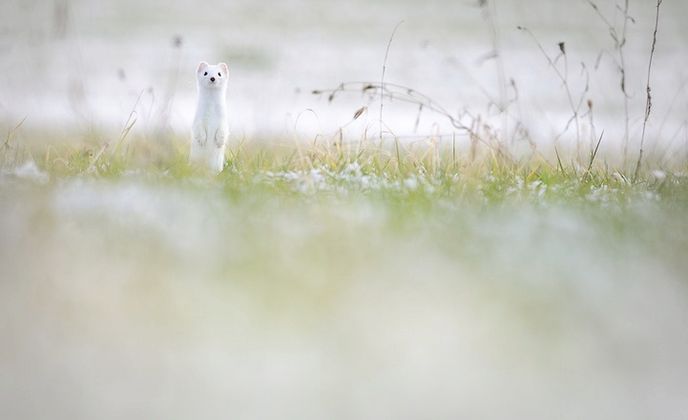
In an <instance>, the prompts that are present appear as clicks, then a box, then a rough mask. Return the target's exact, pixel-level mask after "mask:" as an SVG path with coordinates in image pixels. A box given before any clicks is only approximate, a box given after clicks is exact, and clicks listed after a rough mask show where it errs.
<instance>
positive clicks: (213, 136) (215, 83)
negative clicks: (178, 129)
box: [189, 61, 229, 173]
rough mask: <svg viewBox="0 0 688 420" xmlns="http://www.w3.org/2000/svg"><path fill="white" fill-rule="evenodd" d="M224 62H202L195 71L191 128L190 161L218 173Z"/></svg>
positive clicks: (223, 110)
mask: <svg viewBox="0 0 688 420" xmlns="http://www.w3.org/2000/svg"><path fill="white" fill-rule="evenodd" d="M228 74H229V69H228V68H227V64H225V63H220V64H217V65H214V66H211V65H209V64H208V63H206V62H205V61H204V62H201V63H200V64H199V65H198V69H197V70H196V81H197V85H198V105H197V106H196V116H195V117H194V121H193V126H192V127H191V153H190V154H189V162H190V163H192V164H194V165H198V166H200V167H202V168H206V169H208V170H210V171H211V172H213V173H220V172H221V171H222V169H223V167H224V164H225V146H226V141H227V135H228V134H229V128H228V125H227V101H226V100H225V96H226V94H227V78H228Z"/></svg>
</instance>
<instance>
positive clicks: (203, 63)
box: [196, 61, 208, 73]
mask: <svg viewBox="0 0 688 420" xmlns="http://www.w3.org/2000/svg"><path fill="white" fill-rule="evenodd" d="M207 67H208V63H206V62H205V61H201V62H200V63H199V64H198V68H197V69H196V73H200V72H202V71H203V70H205V69H206V68H207Z"/></svg>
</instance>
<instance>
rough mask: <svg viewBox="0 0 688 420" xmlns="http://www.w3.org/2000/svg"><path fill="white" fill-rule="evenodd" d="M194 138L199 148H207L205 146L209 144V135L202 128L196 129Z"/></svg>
mask: <svg viewBox="0 0 688 420" xmlns="http://www.w3.org/2000/svg"><path fill="white" fill-rule="evenodd" d="M192 136H193V141H194V142H195V143H196V144H198V145H199V146H205V144H206V143H207V142H208V134H207V133H206V131H205V130H203V129H201V128H198V129H195V130H194V131H193V133H192Z"/></svg>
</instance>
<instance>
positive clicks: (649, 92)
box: [633, 0, 663, 183]
mask: <svg viewBox="0 0 688 420" xmlns="http://www.w3.org/2000/svg"><path fill="white" fill-rule="evenodd" d="M662 1H663V0H657V12H656V14H655V29H654V32H653V35H652V49H651V50H650V62H649V63H648V65H647V84H646V87H645V92H646V93H647V100H646V102H645V119H644V120H643V132H642V135H641V136H640V152H639V153H638V162H637V163H636V165H635V172H634V173H633V182H634V183H635V181H636V180H637V179H638V174H639V172H640V166H641V165H642V163H643V147H644V146H645V128H646V127H647V121H648V120H649V119H650V113H651V112H652V89H651V88H650V77H651V75H652V59H653V58H654V55H655V47H656V46H657V29H658V27H659V7H660V6H661V5H662Z"/></svg>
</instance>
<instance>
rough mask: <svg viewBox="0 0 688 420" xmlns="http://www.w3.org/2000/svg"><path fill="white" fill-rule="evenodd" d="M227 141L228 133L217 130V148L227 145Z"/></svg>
mask: <svg viewBox="0 0 688 420" xmlns="http://www.w3.org/2000/svg"><path fill="white" fill-rule="evenodd" d="M226 140H227V133H225V132H224V131H222V130H217V131H216V132H215V146H217V148H218V149H219V148H220V147H222V146H224V145H225V141H226Z"/></svg>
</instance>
